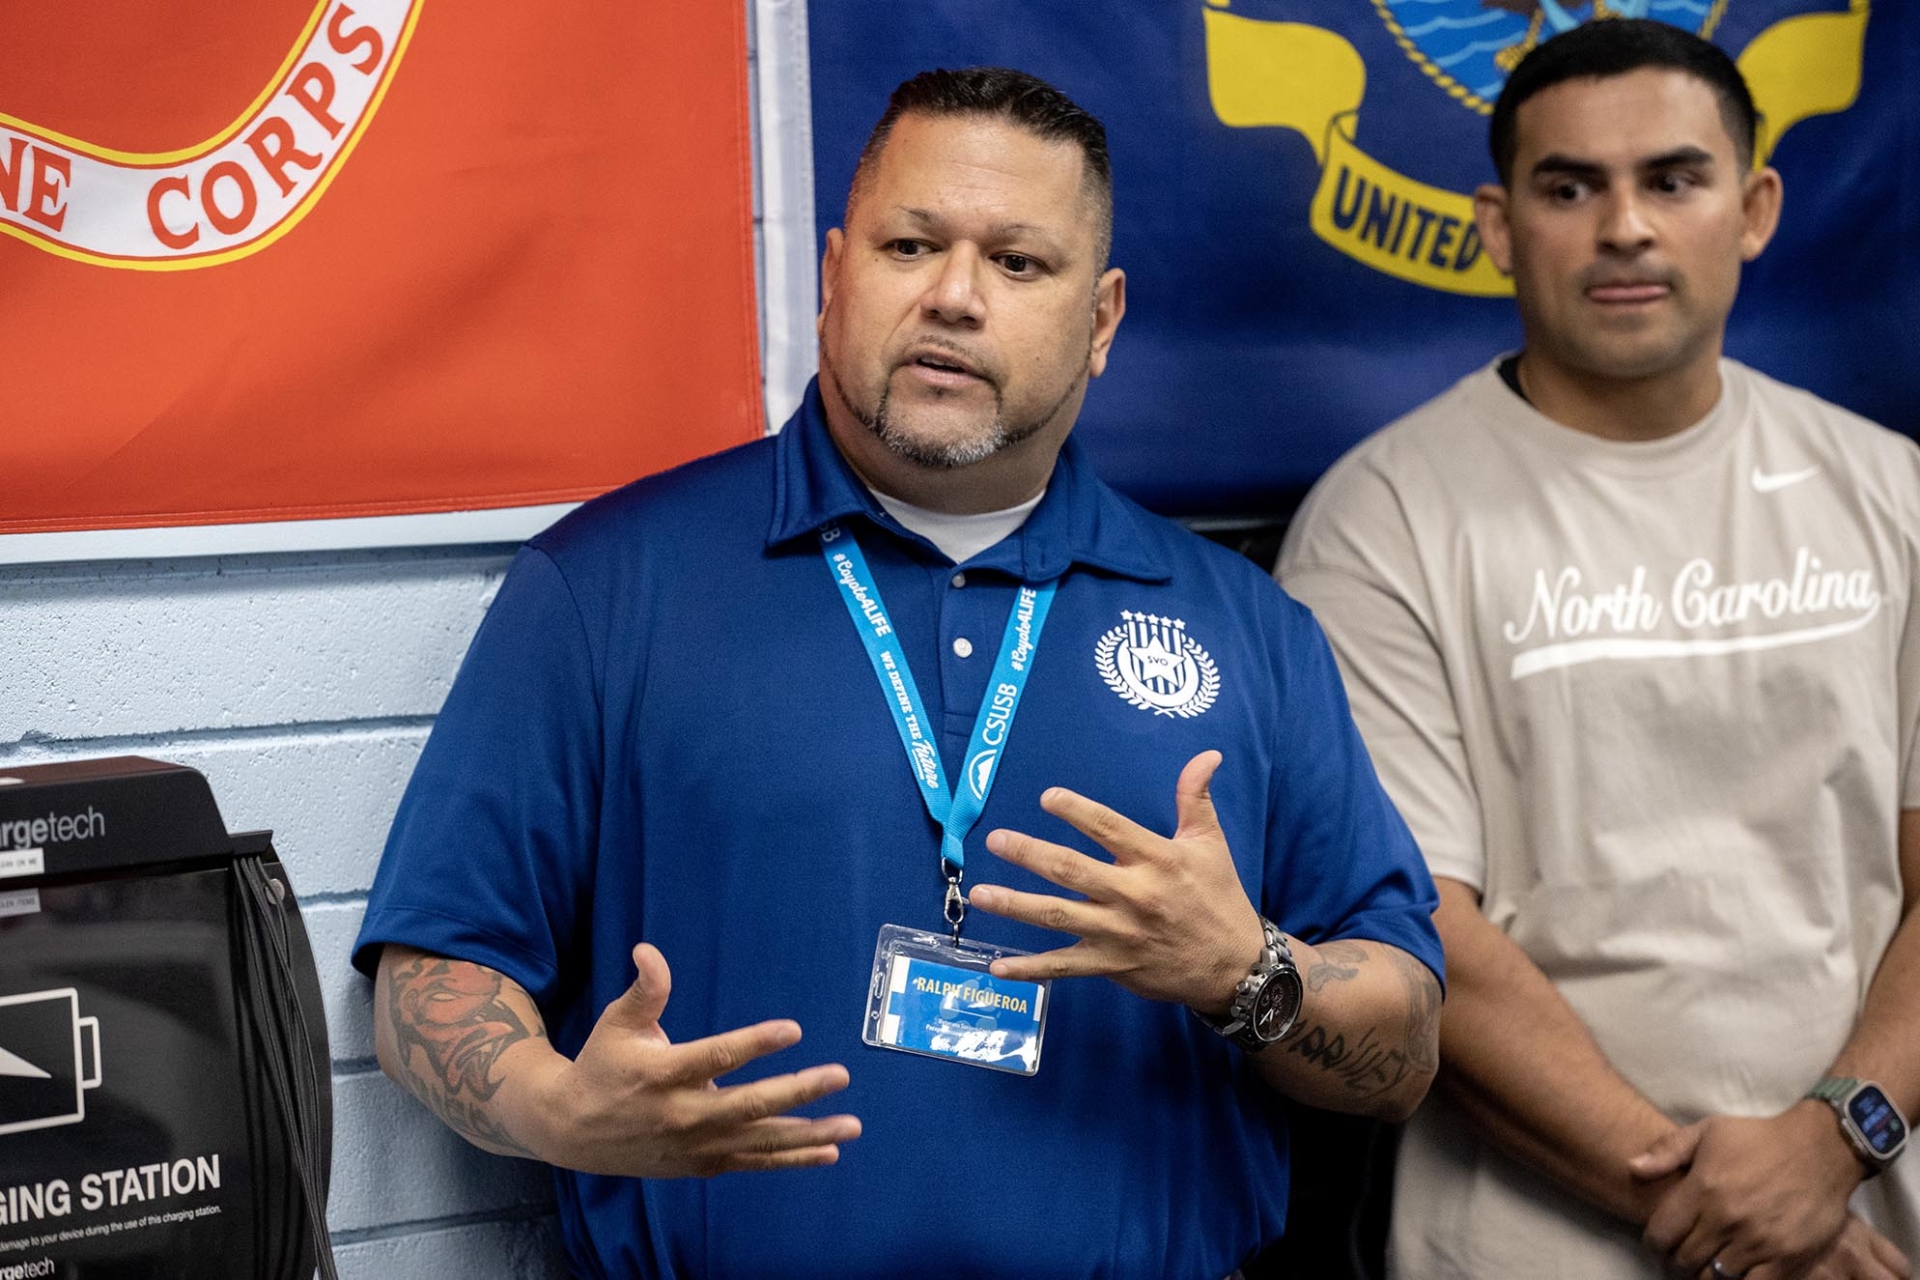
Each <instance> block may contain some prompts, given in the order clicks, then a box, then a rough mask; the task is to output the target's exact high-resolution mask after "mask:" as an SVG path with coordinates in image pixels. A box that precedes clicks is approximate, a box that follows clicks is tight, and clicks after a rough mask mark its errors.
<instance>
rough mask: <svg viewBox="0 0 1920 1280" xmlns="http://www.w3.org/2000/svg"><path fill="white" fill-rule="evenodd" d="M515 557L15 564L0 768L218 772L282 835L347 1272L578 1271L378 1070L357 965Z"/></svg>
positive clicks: (0, 579) (539, 1174)
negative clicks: (137, 758)
mask: <svg viewBox="0 0 1920 1280" xmlns="http://www.w3.org/2000/svg"><path fill="white" fill-rule="evenodd" d="M510 558H511V548H506V547H466V548H456V549H433V550H414V551H405V552H400V551H386V552H377V551H376V552H366V551H361V552H347V553H340V554H335V555H314V554H303V555H298V556H252V557H223V558H207V559H190V560H174V561H139V562H118V563H101V564H87V565H51V566H48V565H42V566H13V567H6V568H0V653H5V654H7V655H8V656H9V660H8V661H7V662H5V663H0V765H13V764H34V763H43V762H46V761H52V760H66V759H76V758H86V757H92V756H104V755H145V756H151V757H154V758H157V759H162V760H172V761H176V762H178V763H180V764H185V765H190V766H192V767H193V768H195V769H198V770H200V771H201V772H202V773H204V774H206V776H207V778H208V781H209V782H211V783H212V785H213V791H214V795H215V797H216V798H217V799H218V800H219V802H220V808H221V814H222V816H223V817H224V818H225V820H226V823H227V827H228V829H229V830H235V831H238V830H243V829H250V828H256V827H270V828H272V829H273V831H274V847H275V849H276V850H277V851H278V853H279V854H280V856H281V858H282V860H283V861H284V862H285V863H286V866H287V870H288V875H289V877H290V878H291V880H292V881H293V885H294V889H295V892H296V893H297V894H298V895H299V897H300V901H301V904H302V915H303V917H304V919H305V921H306V924H307V929H308V931H309V934H310V936H311V938H312V941H313V948H314V959H315V963H316V965H317V967H318V969H319V973H320V985H321V990H322V994H323V998H324V1000H325V1005H326V1015H327V1035H328V1040H329V1042H330V1047H331V1051H332V1056H333V1063H334V1078H333V1099H334V1135H333V1138H334V1150H333V1187H332V1193H331V1197H330V1203H329V1206H328V1221H329V1223H330V1224H331V1226H332V1229H333V1231H334V1232H335V1233H336V1234H335V1240H336V1245H337V1255H338V1259H339V1262H340V1266H341V1274H342V1275H344V1276H352V1277H364V1278H365V1280H374V1278H375V1277H379V1278H381V1280H387V1278H390V1277H397V1276H405V1277H409V1280H414V1278H417V1280H442V1278H444V1280H454V1278H455V1277H467V1276H472V1275H480V1274H491V1275H507V1276H514V1277H536V1278H537V1277H547V1276H555V1277H557V1276H561V1275H563V1274H564V1273H565V1268H564V1266H563V1264H562V1262H561V1257H560V1250H559V1241H558V1235H557V1232H556V1230H555V1227H554V1224H553V1221H552V1193H551V1190H550V1187H549V1184H548V1180H547V1175H546V1173H545V1171H544V1170H542V1169H540V1168H539V1167H537V1166H535V1165H532V1164H530V1163H528V1162H526V1161H521V1160H506V1159H501V1158H499V1157H495V1156H490V1155H487V1154H485V1153H484V1152H481V1151H478V1150H475V1149H474V1148H472V1147H469V1146H468V1145H466V1144H465V1143H464V1142H462V1141H461V1140H460V1139H458V1138H456V1137H455V1136H454V1135H453V1134H452V1133H451V1132H450V1131H449V1130H447V1129H446V1128H445V1127H444V1126H443V1125H441V1124H440V1123H439V1122H438V1121H437V1120H435V1119H434V1118H433V1117H432V1116H431V1115H429V1114H428V1113H427V1111H426V1109H425V1108H423V1107H421V1106H420V1105H419V1104H418V1103H417V1102H415V1101H414V1100H413V1098H412V1097H411V1096H409V1095H408V1094H406V1093H405V1092H404V1091H402V1090H400V1089H398V1088H396V1087H394V1086H393V1085H392V1084H390V1083H389V1082H388V1081H387V1079H386V1078H385V1077H384V1076H382V1075H381V1074H380V1073H379V1070H378V1068H377V1067H375V1066H374V1064H373V1033H372V1026H371V1022H370V1017H369V1013H370V1005H369V987H368V984H367V982H366V980H365V979H363V978H361V977H360V976H359V975H358V974H357V973H355V972H353V971H352V969H351V968H350V967H349V965H348V959H347V957H348V953H349V951H350V949H351V947H352V945H353V939H354V936H355V934H356V933H357V931H358V929H359V926H360V917H361V915H362V914H363V912H364V911H365V904H366V891H367V887H368V885H369V884H370V883H371V882H372V879H373V870H374V866H375V864H376V863H377V862H378V860H379V855H380V848H381V845H382V844H383V842H384V841H385V839H386V830H387V825H388V823H389V822H391V820H392V818H393V811H394V807H395V805H397V804H398V803H399V800H400V792H401V790H402V788H404V787H405V785H406V781H407V777H408V775H409V774H410V773H411V772H412V770H413V763H414V761H415V759H417V758H418V756H419V754H420V747H421V744H422V743H424V742H425V741H426V735H427V731H428V729H429V728H430V726H431V724H432V718H433V714H434V712H435V711H436V710H438V708H439V704H440V701H441V699H442V698H444V697H445V695H446V690H447V686H448V685H449V683H450V682H451V681H452V678H453V673H454V671H455V669H456V668H457V667H458V665H459V662H460V658H461V656H462V655H463V654H464V653H465V652H466V646H467V642H468V641H469V640H470V639H471V638H472V634H473V630H474V628H475V627H476V626H478V625H479V621H480V618H481V616H482V615H483V614H484V613H485V611H486V606H487V604H488V603H489V602H490V601H491V600H492V598H493V593H494V591H495V590H496V589H497V588H498V586H499V584H500V579H501V577H502V575H503V574H504V573H505V571H506V566H507V562H508V560H509V559H510ZM503 1259H505V1260H507V1261H508V1264H509V1265H508V1266H506V1267H505V1268H504V1269H503V1268H502V1266H501V1263H502V1260H503Z"/></svg>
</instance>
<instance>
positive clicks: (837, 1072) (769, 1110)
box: [700, 1062, 848, 1125]
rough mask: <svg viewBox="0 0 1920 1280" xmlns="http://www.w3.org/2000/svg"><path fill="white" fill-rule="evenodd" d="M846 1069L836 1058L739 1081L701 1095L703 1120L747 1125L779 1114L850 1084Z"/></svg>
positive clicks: (707, 1122) (704, 1122)
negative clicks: (755, 1078) (749, 1082)
mask: <svg viewBox="0 0 1920 1280" xmlns="http://www.w3.org/2000/svg"><path fill="white" fill-rule="evenodd" d="M847 1081H848V1076H847V1069H846V1068H845V1067H843V1066H841V1065H840V1064H839V1063H837V1062H830V1063H828V1064H827V1065H825V1066H821V1067H809V1068H807V1069H806V1070H805V1071H796V1072H794V1073H793V1074H792V1075H785V1076H769V1077H768V1078H767V1079H765V1080H755V1081H754V1082H753V1083H752V1084H737V1085H733V1086H731V1087H729V1088H725V1089H721V1090H719V1091H718V1092H716V1093H710V1094H703V1095H701V1111H702V1112H703V1114H702V1115H701V1118H700V1123H701V1124H703V1125H744V1124H751V1123H753V1122H754V1121H758V1120H767V1119H772V1118H777V1117H780V1116H782V1115H784V1114H785V1113H786V1112H789V1111H791V1110H793V1109H794V1108H795V1107H804V1106H806V1105H807V1104H808V1103H809V1102H813V1101H816V1100H818V1099H820V1098H824V1097H826V1096H827V1095H828V1094H830V1093H838V1092H840V1091H841V1090H842V1089H844V1088H846V1087H847Z"/></svg>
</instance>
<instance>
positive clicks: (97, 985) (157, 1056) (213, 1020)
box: [0, 756, 333, 1280]
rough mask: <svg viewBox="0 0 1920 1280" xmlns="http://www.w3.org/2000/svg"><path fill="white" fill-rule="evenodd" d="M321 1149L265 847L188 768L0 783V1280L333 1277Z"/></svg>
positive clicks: (306, 980)
mask: <svg viewBox="0 0 1920 1280" xmlns="http://www.w3.org/2000/svg"><path fill="white" fill-rule="evenodd" d="M331 1153H332V1092H331V1075H330V1070H329V1062H328V1054H327V1038H326V1023H325V1020H324V1018H323V1017H322V1013H321V1005H320V989H319V984H318V981H317V979H316V976H315V973H314V966H313V955H312V951H311V950H310V948H309V946H308V943H307V936H306V930H305V928H304V927H303V926H302V924H301V922H300V914H299V909H298V907H297V905H296V904H295V902H294V898H293V894H292V891H291V890H290V888H289V887H288V883H287V876H286V873H285V871H284V870H283V869H282V867H281V865H280V863H279V860H278V858H277V857H276V856H275V854H274V851H273V841H272V836H271V834H270V833H268V832H264V831H261V832H243V833H238V834H229V833H228V831H227V829H226V825H225V823H224V822H223V821H222V820H221V817H220V810H219V808H218V806H217V805H216V804H215V802H214V798H213V792H212V790H211V788H209V787H208V785H207V780H206V779H205V778H204V777H203V776H201V775H200V774H199V773H198V772H196V771H195V770H192V769H189V768H186V767H184V766H181V765H175V764H166V763H162V762H160V761H155V760H145V759H140V758H137V757H131V756H127V757H119V758H116V759H106V760H87V761H75V762H64V763H55V764H39V765H23V766H19V767H15V768H11V769H9V768H5V767H0V1280H16V1277H17V1278H18V1280H39V1278H40V1277H59V1280H122V1278H126V1280H131V1278H132V1277H142V1278H143V1280H144V1278H149V1277H155V1278H157V1277H181V1278H182V1280H185V1278H186V1277H193V1278H194V1280H224V1278H227V1277H231V1278H232V1280H308V1278H309V1277H311V1276H312V1275H313V1274H314V1272H315V1269H316V1267H317V1268H318V1269H319V1270H320V1272H321V1273H322V1274H323V1275H328V1276H330V1275H332V1273H333V1263H332V1256H331V1254H332V1251H331V1248H330V1246H329V1244H328V1241H327V1235H326V1183H327V1172H328V1164H329V1161H330V1159H331Z"/></svg>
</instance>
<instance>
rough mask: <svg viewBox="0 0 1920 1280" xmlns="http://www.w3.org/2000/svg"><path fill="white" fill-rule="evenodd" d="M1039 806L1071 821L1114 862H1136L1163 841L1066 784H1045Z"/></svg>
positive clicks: (1164, 841) (1163, 840) (1148, 854)
mask: <svg viewBox="0 0 1920 1280" xmlns="http://www.w3.org/2000/svg"><path fill="white" fill-rule="evenodd" d="M1040 807H1041V808H1042V809H1044V810H1046V811H1047V812H1048V813H1050V814H1052V815H1053V816H1054V817H1056V818H1059V819H1061V820H1062V821H1065V822H1068V823H1071V824H1072V825H1073V826H1074V828H1075V829H1076V830H1078V831H1079V832H1080V834H1081V835H1083V836H1085V837H1087V838H1088V839H1089V840H1092V841H1093V842H1094V843H1095V844H1097V845H1099V846H1100V847H1101V848H1102V849H1105V850H1106V851H1107V852H1108V853H1111V854H1112V855H1113V859H1114V861H1115V862H1119V863H1122V864H1125V863H1128V862H1139V861H1141V860H1142V859H1144V858H1146V857H1148V856H1150V855H1151V854H1152V853H1153V852H1154V851H1155V850H1156V849H1158V848H1159V847H1160V846H1161V845H1163V844H1165V843H1166V840H1165V838H1164V837H1162V836H1159V835H1156V834H1154V833H1153V832H1151V831H1149V830H1147V829H1146V828H1145V827H1143V826H1141V825H1140V824H1139V823H1137V822H1135V821H1134V820H1133V819H1132V818H1129V817H1127V816H1126V815H1125V814H1122V813H1119V812H1117V811H1115V810H1113V809H1109V808H1108V807H1107V806H1106V805H1103V804H1101V803H1100V802H1099V801H1098V800H1089V799H1087V798H1086V797H1085V796H1083V795H1081V794H1080V793H1079V792H1077V791H1069V790H1067V789H1066V788H1065V787H1048V788H1047V790H1046V791H1045V792H1043V793H1042V794H1041V796H1040Z"/></svg>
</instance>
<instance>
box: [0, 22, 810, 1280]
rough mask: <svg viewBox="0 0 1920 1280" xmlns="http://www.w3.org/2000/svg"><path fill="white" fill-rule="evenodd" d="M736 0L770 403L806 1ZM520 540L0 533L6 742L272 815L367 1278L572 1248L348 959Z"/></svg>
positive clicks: (789, 382)
mask: <svg viewBox="0 0 1920 1280" xmlns="http://www.w3.org/2000/svg"><path fill="white" fill-rule="evenodd" d="M740 2H741V3H744V4H746V6H747V10H748V14H749V16H750V19H751V22H750V29H751V30H752V31H753V32H754V37H755V41H754V45H753V48H752V49H751V50H750V52H749V63H750V66H749V83H750V84H751V85H752V88H753V95H754V98H753V105H754V110H755V120H756V132H755V140H756V145H755V160H756V179H757V181H756V184H755V185H756V191H755V195H756V203H755V215H756V216H755V224H756V225H755V243H756V245H757V246H758V249H759V254H760V268H761V270H760V281H761V289H760V296H761V299H762V312H763V314H762V315H761V317H760V320H761V332H762V334H763V340H762V355H763V362H764V365H765V367H766V369H767V371H768V380H767V388H766V394H767V401H768V411H769V416H770V418H771V419H772V420H773V421H775V422H779V421H781V420H782V419H784V418H785V416H786V414H787V413H788V412H790V411H791V409H792V406H793V404H794V403H795V402H796V401H797V399H798V395H799V391H800V388H801V387H802V386H803V385H804V382H805V378H806V376H807V374H808V373H809V372H810V370H811V367H812V359H813V353H812V335H813V330H812V318H813V309H814V306H815V302H814V284H813V274H814V271H815V262H814V258H813V254H814V249H813V229H812V220H813V198H812V178H813V175H812V145H811V137H810V121H809V118H808V93H807V78H806V76H807V65H806V4H805V0H740ZM0 541H4V540H0ZM87 545H88V546H89V547H92V546H94V545H96V544H94V543H91V542H89V543H88V544H87ZM0 550H4V548H0ZM511 554H512V548H511V547H507V546H500V545H488V546H463V547H445V548H415V549H408V550H385V551H380V550H375V551H366V550H360V551H341V552H332V553H322V552H301V553H289V554H273V555H245V556H241V555H232V556H201V557H197V558H187V559H170V560H140V561H129V560H117V561H104V560H102V561H94V562H88V563H77V564H76V563H68V564H16V563H5V562H6V561H9V560H15V559H17V560H27V559H31V558H34V557H32V556H28V555H21V556H15V557H7V556H0V655H4V659H5V660H4V661H0V767H5V766H7V765H16V764H32V763H41V762H46V761H53V760H68V759H79V758H88V757H95V756H107V755H144V756H150V757H153V758H156V759H161V760H171V761H175V762H178V763H180V764H185V765H190V766H192V767H193V768H195V769H198V770H200V771H201V772H202V773H204V774H205V775H206V776H207V778H208V780H209V782H211V784H212V786H213V792H214V795H215V797H216V798H217V799H218V800H219V803H220V808H221V813H222V816H223V817H224V818H225V819H226V824H227V827H228V829H229V830H232V831H240V830H247V829H253V828H260V827H269V828H272V829H273V832H274V847H275V849H276V850H277V851H278V853H279V854H280V856H281V858H282V860H283V861H284V862H285V864H286V866H287V870H288V874H289V877H290V878H291V880H292V882H293V887H294V890H295V892H296V894H297V895H298V897H299V899H300V902H301V907H302V915H303V917H304V919H305V921H306V925H307V929H308V932H309V935H310V937H311V939H312V942H313V949H314V959H315V963H316V965H317V966H318V968H319V972H320V986H321V991H322V995H323V999H324V1001H325V1005H326V1017H327V1033H328V1037H329V1040H330V1043H331V1050H332V1056H333V1100H334V1149H333V1184H332V1192H331V1196H330V1202H329V1206H328V1220H329V1222H330V1224H331V1227H332V1230H333V1232H334V1242H335V1252H336V1256H337V1259H338V1261H339V1264H340V1273H341V1275H343V1276H346V1277H351V1278H354V1280H393V1278H395V1277H405V1278H406V1280H465V1278H466V1277H470V1276H477V1275H488V1276H511V1277H516V1280H519V1278H525V1280H542V1278H544V1277H559V1276H562V1275H564V1274H565V1266H564V1262H563V1260H562V1255H561V1251H560V1246H559V1240H558V1231H557V1228H556V1225H555V1223H554V1220H553V1216H552V1209H553V1201H552V1193H551V1190H550V1187H549V1184H548V1180H547V1174H546V1172H545V1170H543V1169H541V1168H539V1167H538V1166H535V1165H533V1164H530V1163H528V1162H526V1161H519V1160H507V1159H503V1158H500V1157H496V1156H490V1155H487V1154H486V1153H484V1152H481V1151H479V1150H477V1149H475V1148H473V1147H470V1146H468V1145H467V1144H466V1143H464V1142H462V1141H461V1140H460V1139H458V1138H456V1137H454V1136H453V1134H452V1133H451V1132H450V1131H448V1130H447V1129H446V1128H445V1127H444V1126H442V1125H441V1124H440V1123H439V1122H438V1121H437V1120H435V1119H434V1118H433V1117H432V1116H431V1115H429V1114H428V1112H427V1111H426V1110H425V1108H423V1107H422V1106H420V1105H419V1104H418V1103H417V1102H415V1101H414V1100H413V1098H412V1097H411V1096H409V1095H408V1094H406V1093H405V1092H404V1091H402V1090H400V1089H399V1088H397V1087H396V1086H394V1085H392V1084H391V1083H389V1082H388V1081H387V1080H386V1078H385V1077H384V1076H382V1075H381V1074H380V1073H379V1070H378V1068H377V1067H376V1066H375V1064H374V1061H373V1033H372V1022H371V1008H370V999H371V991H370V987H369V984H368V983H367V982H366V981H365V980H364V979H362V978H361V977H360V976H359V975H358V974H356V973H354V972H353V971H352V969H351V968H350V967H349V964H348V953H349V951H350V949H351V947H352V945H353V939H354V937H355V935H356V933H357V932H358V930H359V927H360V919H361V916H362V914H363V913H364V912H365V909H366V893H367V888H368V886H369V885H370V884H371V883H372V880H373V872H374V867H375V866H376V864H377V863H378V860H379V856H380V850H381V847H382V845H383V844H384V843H385V840H386V833H387V827H388V824H389V823H390V822H391V821H392V818H393V812H394V808H395V806H396V805H397V804H398V803H399V800H400V793H401V791H402V789H403V788H404V787H405V785H406V781H407V778H408V776H409V774H410V773H411V772H412V769H413V764H414V761H415V760H416V759H417V758H418V756H419V754H420V748H421V745H422V744H423V743H424V742H425V741H426V736H427V733H428V731H429V730H430V729H431V727H432V723H433V717H434V715H435V714H436V713H437V712H438V710H439V707H440V703H441V701H442V700H443V699H444V698H445V697H446V692H447V688H448V686H449V684H450V683H451V682H452V679H453V675H454V672H455V670H456V669H457V668H458V666H459V663H460V659H461V657H462V655H463V654H465V652H466V648H467V643H468V641H469V640H470V639H471V638H472V635H473V631H474V628H475V627H476V626H478V625H479V622H480V618H481V616H482V615H483V614H484V613H485V611H486V608H487V605H488V604H489V603H490V602H491V601H492V599H493V593H494V591H495V590H496V589H498V587H499V585H500V579H501V577H502V575H503V574H504V573H505V570H506V566H507V563H508V561H509V560H510V559H511Z"/></svg>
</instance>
